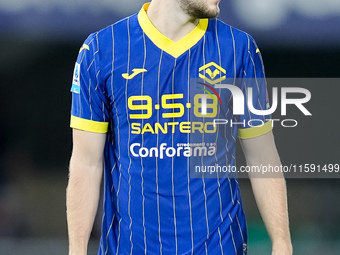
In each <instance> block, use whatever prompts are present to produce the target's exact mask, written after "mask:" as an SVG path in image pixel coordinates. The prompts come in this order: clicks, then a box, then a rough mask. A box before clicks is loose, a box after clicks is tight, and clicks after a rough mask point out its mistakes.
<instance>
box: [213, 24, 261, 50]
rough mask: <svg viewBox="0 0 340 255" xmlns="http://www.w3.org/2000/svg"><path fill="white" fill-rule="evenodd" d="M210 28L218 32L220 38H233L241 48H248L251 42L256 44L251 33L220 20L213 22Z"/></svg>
mask: <svg viewBox="0 0 340 255" xmlns="http://www.w3.org/2000/svg"><path fill="white" fill-rule="evenodd" d="M210 27H211V28H212V29H214V30H216V31H217V33H218V34H219V36H227V37H232V38H233V40H234V41H235V43H236V44H238V45H239V46H240V45H242V46H244V47H248V46H249V44H250V43H251V42H255V40H254V38H253V37H252V36H251V35H250V34H249V33H247V32H245V31H243V30H241V29H238V28H236V27H233V26H231V25H229V24H227V23H225V22H224V21H222V20H220V19H213V20H211V26H210Z"/></svg>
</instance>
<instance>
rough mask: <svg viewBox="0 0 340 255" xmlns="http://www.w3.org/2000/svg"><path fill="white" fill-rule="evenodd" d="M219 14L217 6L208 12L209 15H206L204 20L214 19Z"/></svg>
mask: <svg viewBox="0 0 340 255" xmlns="http://www.w3.org/2000/svg"><path fill="white" fill-rule="evenodd" d="M219 14H220V8H219V7H218V6H217V7H215V8H213V9H211V10H210V11H209V13H207V15H206V16H207V17H206V18H208V19H213V18H216V17H217V16H218V15H219Z"/></svg>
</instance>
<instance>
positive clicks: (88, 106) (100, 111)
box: [70, 34, 109, 133]
mask: <svg viewBox="0 0 340 255" xmlns="http://www.w3.org/2000/svg"><path fill="white" fill-rule="evenodd" d="M98 53H99V46H98V40H97V36H96V34H92V35H90V36H89V37H88V38H87V39H86V40H85V42H84V44H83V45H82V47H81V48H80V50H79V54H78V58H77V62H76V63H75V67H74V73H73V79H72V87H71V92H72V106H71V124H70V126H71V128H75V129H80V130H84V131H89V132H94V133H106V132H107V130H108V124H109V123H108V121H109V111H108V100H107V97H106V93H105V89H104V86H103V83H102V82H101V79H100V67H99V54H98Z"/></svg>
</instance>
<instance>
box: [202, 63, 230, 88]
mask: <svg viewBox="0 0 340 255" xmlns="http://www.w3.org/2000/svg"><path fill="white" fill-rule="evenodd" d="M226 73H227V71H226V70H225V69H224V68H223V67H221V66H219V65H217V64H216V63H215V62H210V63H208V64H206V65H204V66H202V67H200V68H199V77H200V78H201V79H203V80H205V81H206V82H208V83H210V84H216V83H219V82H221V81H224V80H225V79H226Z"/></svg>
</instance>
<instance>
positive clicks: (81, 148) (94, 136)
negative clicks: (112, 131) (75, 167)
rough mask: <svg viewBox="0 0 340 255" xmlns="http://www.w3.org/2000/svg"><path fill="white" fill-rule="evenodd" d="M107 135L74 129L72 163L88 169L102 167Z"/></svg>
mask: <svg viewBox="0 0 340 255" xmlns="http://www.w3.org/2000/svg"><path fill="white" fill-rule="evenodd" d="M105 140H106V134H100V133H92V132H87V131H82V130H78V129H73V150H72V158H71V162H73V163H76V164H81V165H85V166H88V167H102V164H103V155H104V147H105Z"/></svg>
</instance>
